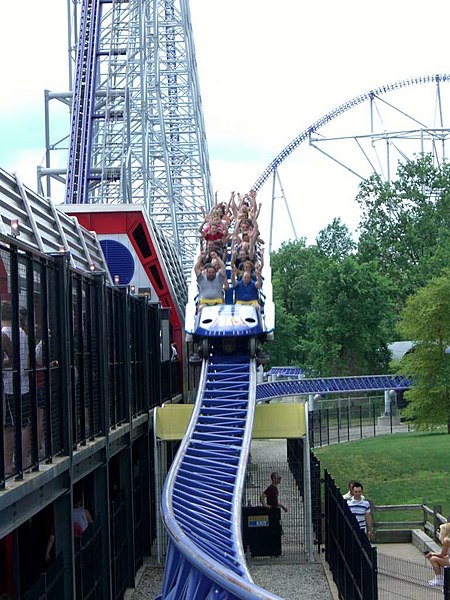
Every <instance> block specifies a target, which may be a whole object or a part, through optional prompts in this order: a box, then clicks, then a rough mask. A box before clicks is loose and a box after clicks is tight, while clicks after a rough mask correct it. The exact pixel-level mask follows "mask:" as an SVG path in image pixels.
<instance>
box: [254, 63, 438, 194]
mask: <svg viewBox="0 0 450 600" xmlns="http://www.w3.org/2000/svg"><path fill="white" fill-rule="evenodd" d="M449 80H450V74H448V73H444V74H438V75H422V76H419V77H412V78H410V79H404V80H402V81H396V82H394V83H389V84H386V85H382V86H380V87H377V88H374V89H372V90H370V91H369V92H366V93H364V94H360V95H359V96H356V97H355V98H352V99H351V100H349V101H347V102H344V104H341V105H340V106H338V107H336V108H335V109H333V110H332V111H330V112H328V113H326V114H325V115H324V116H323V117H321V118H320V119H318V120H317V121H315V122H314V123H312V124H311V125H310V126H309V127H307V128H306V129H305V130H304V131H302V132H301V133H300V134H299V135H298V136H297V137H295V138H294V139H293V140H292V141H291V142H290V143H289V144H288V145H287V146H286V147H285V148H283V150H282V151H281V152H280V153H279V154H278V155H277V156H276V157H275V158H274V159H273V160H272V162H271V163H270V164H269V165H268V166H267V167H266V168H265V169H264V171H263V172H262V173H261V175H260V176H259V177H258V179H257V180H256V181H255V183H254V184H253V185H252V189H253V190H254V191H255V192H258V191H259V190H260V189H261V187H262V186H263V185H264V183H265V182H266V181H267V179H268V178H269V177H270V175H271V174H272V173H274V172H275V171H276V169H277V168H278V167H279V166H280V164H281V163H282V162H283V161H284V160H285V159H286V158H287V157H288V156H289V155H290V154H292V152H294V150H296V149H297V148H298V147H299V146H300V145H301V144H302V143H303V142H305V141H306V140H308V139H310V138H311V135H312V134H313V133H316V132H317V131H318V130H319V129H321V128H322V127H323V126H324V125H326V124H327V123H329V122H330V121H333V120H334V119H336V118H337V117H339V116H340V115H342V114H343V113H345V112H346V111H348V110H350V109H352V108H355V107H356V106H358V105H359V104H362V103H363V102H367V101H370V100H373V99H374V98H378V97H379V96H381V95H383V94H386V93H388V92H392V91H395V90H399V89H402V88H406V87H409V86H412V85H422V84H428V83H435V84H436V86H437V88H438V93H439V85H440V83H441V82H447V81H449Z"/></svg>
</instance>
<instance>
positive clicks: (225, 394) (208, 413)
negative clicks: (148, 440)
mask: <svg viewBox="0 0 450 600" xmlns="http://www.w3.org/2000/svg"><path fill="white" fill-rule="evenodd" d="M255 403H256V365H255V360H254V359H252V358H250V355H249V354H247V355H239V354H236V355H219V356H214V355H212V356H209V357H208V358H207V359H205V360H204V361H203V365H202V373H201V378H200V383H199V387H198V393H197V399H196V403H195V407H194V411H193V415H192V418H191V421H190V423H189V426H188V429H187V431H186V434H185V436H184V438H183V441H182V443H181V446H180V449H179V450H178V453H177V455H176V457H175V460H174V462H173V464H172V467H171V469H170V472H169V475H168V477H167V479H166V482H165V484H164V490H163V495H162V515H163V520H164V524H165V527H166V529H167V532H168V535H169V544H168V549H167V557H166V567H165V572H164V582H163V587H162V592H161V595H160V596H158V599H157V600H169V599H170V600H213V599H214V600H238V599H242V600H254V599H255V598H258V599H261V600H276V599H277V598H278V596H274V595H273V594H270V593H269V592H267V591H265V590H263V589H262V588H259V587H258V586H257V585H255V584H254V583H253V581H252V579H251V576H250V574H249V572H248V570H247V567H246V561H245V556H244V552H243V548H242V543H241V510H242V506H241V503H242V494H243V488H244V482H245V474H246V467H247V462H248V456H249V451H250V444H251V437H252V429H253V417H254V410H255ZM279 600H280V599H279Z"/></svg>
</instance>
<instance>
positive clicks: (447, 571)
mask: <svg viewBox="0 0 450 600" xmlns="http://www.w3.org/2000/svg"><path fill="white" fill-rule="evenodd" d="M444 600H450V567H444Z"/></svg>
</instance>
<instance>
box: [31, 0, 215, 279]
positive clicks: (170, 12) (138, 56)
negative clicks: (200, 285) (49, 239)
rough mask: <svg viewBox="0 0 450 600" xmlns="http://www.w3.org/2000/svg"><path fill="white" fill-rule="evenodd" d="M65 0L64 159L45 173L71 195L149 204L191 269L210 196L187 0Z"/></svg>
mask: <svg viewBox="0 0 450 600" xmlns="http://www.w3.org/2000/svg"><path fill="white" fill-rule="evenodd" d="M68 3H69V4H70V10H69V12H71V14H70V18H69V40H70V41H69V44H70V48H71V53H72V58H71V61H70V62H71V66H70V69H73V67H75V72H74V76H72V73H70V79H71V81H72V80H73V82H74V83H73V91H72V92H71V97H72V102H71V105H72V111H71V131H70V143H69V160H68V167H67V171H66V173H62V172H61V169H59V170H58V169H56V170H52V169H51V168H47V169H44V170H43V173H41V175H42V174H43V175H45V176H46V177H47V181H49V178H51V177H52V176H53V177H55V176H56V177H58V178H59V180H60V181H61V178H62V179H64V176H65V175H66V195H65V201H66V203H95V204H111V203H139V204H144V205H145V206H146V208H147V210H148V213H149V215H150V216H151V217H152V219H153V220H154V222H155V223H156V224H158V225H159V226H160V227H161V228H162V229H163V231H165V233H166V234H167V235H168V236H169V237H170V238H171V239H172V240H173V242H174V244H175V246H176V248H177V250H178V252H179V255H180V257H181V260H182V265H183V270H184V271H185V273H188V272H189V270H190V268H191V267H192V262H193V259H194V256H195V254H196V251H197V244H198V227H199V224H200V222H201V220H202V214H201V211H202V209H203V210H206V211H208V210H209V209H210V207H211V204H212V186H211V179H210V171H209V161H208V149H207V144H206V135H205V127H204V120H203V112H202V105H201V98H200V92H199V83H198V75H197V64H196V58H195V50H194V43H193V35H192V27H191V17H190V11H189V2H188V0H129V1H125V0H112V1H111V2H103V1H101V0H82V3H81V4H80V2H79V0H68ZM78 23H79V26H78ZM50 147H51V148H52V149H54V148H53V147H52V146H51V144H50V143H48V145H47V150H49V148H50ZM48 154H50V153H49V152H48ZM47 167H50V164H49V161H48V163H47ZM47 194H48V195H50V190H49V183H47Z"/></svg>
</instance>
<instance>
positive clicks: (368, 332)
mask: <svg viewBox="0 0 450 600" xmlns="http://www.w3.org/2000/svg"><path fill="white" fill-rule="evenodd" d="M391 318H392V304H391V289H390V285H389V282H388V281H387V279H386V278H385V277H383V276H382V275H380V274H379V273H378V272H377V271H376V270H375V269H368V268H367V265H361V264H360V263H359V262H358V260H357V258H356V257H354V256H347V257H345V258H344V259H343V260H336V259H328V267H327V268H326V269H324V270H323V271H322V276H321V278H320V281H319V282H318V284H317V290H316V294H315V296H314V299H313V302H312V304H311V309H310V312H309V315H308V319H307V324H308V331H307V336H305V338H304V339H303V341H302V346H303V348H304V351H305V355H306V357H307V358H306V364H307V365H309V367H310V368H311V369H312V371H313V372H314V373H315V374H318V375H322V376H338V375H360V374H367V373H380V372H385V371H386V368H387V365H388V358H389V353H388V351H387V340H388V331H389V329H390V326H391V323H390V320H391Z"/></svg>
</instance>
